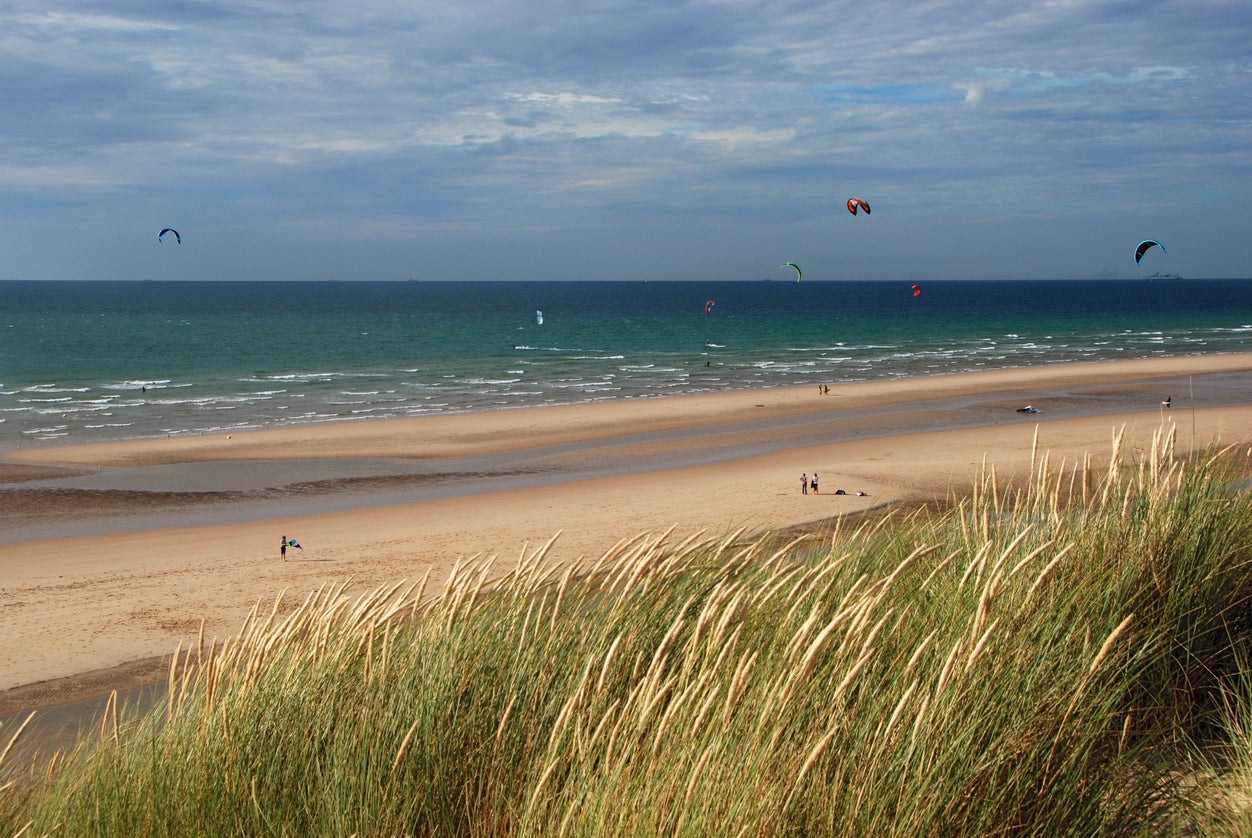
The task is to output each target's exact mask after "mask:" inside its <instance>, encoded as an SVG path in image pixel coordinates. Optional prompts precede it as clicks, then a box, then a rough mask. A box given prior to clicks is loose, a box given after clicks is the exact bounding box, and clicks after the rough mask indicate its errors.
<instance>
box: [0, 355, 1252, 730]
mask: <svg viewBox="0 0 1252 838" xmlns="http://www.w3.org/2000/svg"><path fill="white" fill-rule="evenodd" d="M1167 396H1172V405H1171V407H1170V408H1168V409H1167V408H1166V407H1165V406H1164V405H1162V400H1163V399H1165V398H1166V397H1167ZM1027 404H1030V405H1033V406H1034V407H1035V408H1037V409H1038V410H1039V411H1040V412H1038V413H1022V412H1019V410H1018V408H1021V407H1024V406H1025V405H1027ZM1163 426H1165V427H1172V428H1173V430H1174V432H1175V434H1176V436H1177V442H1178V445H1179V447H1180V448H1181V449H1187V448H1191V447H1197V446H1198V447H1203V446H1207V445H1209V444H1212V443H1213V442H1215V441H1218V440H1220V441H1221V442H1223V443H1227V444H1233V443H1241V442H1247V441H1252V354H1245V355H1221V356H1208V357H1191V358H1173V359H1160V360H1150V361H1128V362H1120V363H1097V364H1069V365H1061V366H1048V367H1037V368H1031V369H1019V370H1008V371H997V372H986V373H975V374H962V375H952V376H935V377H929V378H913V379H907V380H897V381H881V382H863V383H852V384H842V385H831V386H830V390H829V393H828V394H822V393H819V392H817V388H808V387H806V388H803V389H796V388H787V389H771V390H757V391H749V392H736V393H725V394H717V395H702V396H683V397H671V398H654V399H637V400H626V401H617V402H606V403H601V404H590V405H578V406H567V407H550V408H533V409H518V410H507V411H496V412H492V413H484V414H466V415H447V416H440V417H427V418H420V419H405V420H385V421H375V422H354V423H342V424H334V425H320V426H308V427H296V428H283V429H277V430H268V431H257V432H251V433H246V434H232V435H229V436H227V435H222V436H206V437H196V438H170V439H151V440H136V441H127V442H117V443H108V444H98V445H91V446H57V447H25V448H16V449H12V450H9V451H6V452H4V454H3V456H2V457H0V497H2V498H3V504H2V505H0V573H2V574H3V576H2V577H0V578H3V580H4V582H3V588H2V589H0V614H2V615H3V616H0V713H7V712H12V711H14V710H19V709H29V708H32V707H36V706H44V705H48V704H55V703H60V702H64V701H70V700H75V699H78V698H83V697H87V696H89V695H92V694H100V693H104V692H107V691H108V690H109V689H112V688H114V687H123V688H124V687H129V686H134V685H136V684H137V683H141V682H143V681H144V680H145V679H147V680H151V679H152V678H153V677H154V675H155V677H156V678H160V672H161V667H160V659H161V657H162V656H166V655H168V654H170V653H172V652H173V650H174V649H175V647H176V646H177V645H178V644H179V643H180V642H182V643H183V644H187V643H189V642H194V641H195V639H196V638H197V636H198V635H199V632H200V630H201V625H202V624H203V626H204V633H205V635H206V637H209V638H212V637H217V638H222V637H225V636H228V635H230V634H232V633H234V631H235V630H237V628H238V627H239V626H240V624H241V623H242V621H243V619H244V618H245V617H246V615H247V613H248V611H249V610H250V609H251V608H252V607H253V605H254V604H255V603H257V602H258V601H259V602H262V603H265V604H266V607H267V608H268V606H269V604H270V603H272V602H273V601H274V599H275V598H276V597H278V596H279V595H280V594H282V595H283V596H284V597H285V598H286V599H287V600H288V601H289V602H290V603H291V604H292V605H294V604H295V603H297V602H298V601H300V600H302V599H303V598H304V597H305V595H306V594H307V593H308V592H309V591H311V590H314V589H317V588H319V587H321V586H322V585H325V584H327V583H335V582H342V581H345V580H351V583H352V589H353V590H356V591H359V592H364V591H366V590H370V589H372V588H374V587H376V586H379V585H384V584H391V583H394V582H398V581H400V580H413V581H416V580H418V579H420V578H421V577H422V576H424V575H425V574H427V573H429V574H430V579H431V585H432V586H433V587H437V586H438V585H439V583H440V582H441V581H442V580H444V579H446V577H447V575H448V573H449V572H450V571H451V569H452V568H453V567H454V566H455V565H456V563H457V562H461V561H464V560H466V559H469V558H471V557H475V556H496V557H498V561H499V562H500V563H501V564H502V565H504V564H508V563H511V562H512V561H513V560H514V559H515V558H516V557H517V556H518V555H519V554H520V553H522V552H523V551H528V550H534V549H537V548H539V547H540V546H542V545H544V544H546V543H547V542H548V541H550V540H551V539H553V538H554V536H555V537H556V540H555V542H554V543H553V545H552V547H551V549H550V556H551V557H552V558H553V559H554V560H571V561H572V560H577V559H579V558H583V557H594V556H598V555H600V554H601V553H603V552H604V551H605V550H606V549H608V548H609V547H611V546H612V545H613V544H614V543H615V542H617V541H618V540H620V539H622V538H627V537H631V536H634V535H637V534H638V533H641V532H644V531H648V532H662V531H665V530H667V529H670V528H673V530H674V536H675V537H676V538H678V537H682V536H686V535H688V534H691V533H693V532H698V531H704V532H707V533H709V534H710V535H720V534H725V533H728V532H730V531H733V530H737V529H739V528H746V529H748V530H750V531H753V532H759V531H763V530H778V529H784V528H790V527H796V526H805V525H808V526H812V527H814V528H820V527H822V526H828V525H829V521H830V519H832V518H836V517H837V516H841V515H846V514H849V513H855V512H860V511H864V510H869V509H873V508H875V507H880V506H887V505H890V504H898V503H906V502H907V503H914V502H918V501H925V500H930V499H944V498H947V497H949V496H950V495H951V494H953V493H955V494H960V493H963V492H964V491H966V490H967V489H968V487H969V485H970V483H971V480H972V479H973V478H974V476H975V475H976V474H977V473H978V471H979V470H980V468H981V466H982V463H983V462H984V459H985V460H986V461H987V462H988V463H991V464H993V465H994V466H995V467H996V468H997V469H998V470H999V471H1000V472H1001V473H1002V474H1005V475H1006V476H1009V475H1012V474H1021V473H1024V472H1025V470H1026V469H1028V468H1029V465H1030V458H1031V455H1032V450H1034V446H1035V442H1036V438H1037V442H1038V449H1039V450H1040V451H1047V452H1049V454H1050V456H1051V458H1052V460H1053V462H1059V461H1060V460H1061V459H1062V458H1065V459H1067V460H1069V461H1070V462H1074V461H1076V460H1077V459H1079V458H1081V456H1082V455H1083V454H1084V453H1090V454H1092V455H1094V456H1095V457H1096V458H1097V459H1099V458H1103V457H1105V456H1106V455H1107V454H1108V452H1109V450H1110V441H1111V439H1112V436H1113V434H1114V432H1116V431H1117V430H1118V429H1122V428H1124V429H1125V433H1126V436H1127V444H1126V445H1125V447H1124V451H1125V452H1126V453H1127V454H1128V455H1129V456H1133V455H1134V453H1135V451H1136V450H1142V449H1143V448H1145V447H1146V446H1147V445H1149V444H1150V442H1151V439H1152V435H1153V433H1155V432H1157V431H1158V430H1159V429H1161V428H1162V427H1163ZM814 472H817V473H818V474H819V475H820V493H819V494H813V493H809V494H807V495H806V494H801V491H800V475H801V473H807V474H809V475H812V474H813V473H814ZM840 489H842V490H843V491H844V492H846V494H836V490H840ZM861 492H863V493H864V494H858V493H861ZM282 535H286V536H288V537H294V538H297V539H298V540H299V541H300V543H301V545H302V546H303V549H302V550H297V549H294V548H292V549H289V550H288V553H287V559H288V560H287V561H285V562H282V561H279V550H278V542H279V538H280V536H282Z"/></svg>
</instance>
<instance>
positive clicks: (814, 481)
mask: <svg viewBox="0 0 1252 838" xmlns="http://www.w3.org/2000/svg"><path fill="white" fill-rule="evenodd" d="M812 485H813V494H815V495H816V494H818V491H817V472H813V484H812Z"/></svg>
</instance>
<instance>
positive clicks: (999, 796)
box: [0, 434, 1252, 836]
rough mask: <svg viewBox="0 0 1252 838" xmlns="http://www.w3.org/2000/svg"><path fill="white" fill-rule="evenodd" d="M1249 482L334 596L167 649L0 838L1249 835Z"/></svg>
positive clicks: (1209, 480)
mask: <svg viewBox="0 0 1252 838" xmlns="http://www.w3.org/2000/svg"><path fill="white" fill-rule="evenodd" d="M1243 459H1245V457H1243V456H1235V455H1234V454H1233V453H1231V452H1225V453H1222V454H1219V453H1218V452H1208V453H1206V454H1204V455H1202V456H1195V457H1190V458H1180V457H1177V456H1175V453H1174V451H1173V446H1172V441H1171V437H1170V436H1169V435H1168V434H1162V435H1161V436H1159V437H1158V438H1157V439H1156V440H1155V442H1154V444H1153V446H1152V448H1151V450H1149V451H1144V452H1139V453H1138V454H1135V455H1133V456H1132V455H1130V454H1128V453H1127V452H1124V451H1122V450H1121V444H1120V439H1119V438H1115V439H1114V444H1113V450H1112V452H1111V454H1110V455H1109V456H1108V457H1107V458H1105V459H1104V462H1105V465H1103V466H1101V467H1098V468H1097V466H1096V465H1095V463H1094V462H1093V461H1091V460H1087V461H1084V462H1082V463H1076V464H1064V463H1061V464H1052V463H1050V462H1049V461H1048V457H1047V456H1046V455H1042V454H1041V455H1040V456H1039V457H1038V458H1037V462H1036V464H1035V467H1034V469H1033V471H1032V474H1031V475H1029V476H1028V477H1026V478H1025V479H1023V480H1021V481H1019V482H1018V483H1016V484H1013V485H1008V484H1006V483H1004V482H1003V481H1002V480H1001V479H1000V478H999V477H998V476H997V475H996V474H994V473H993V472H991V471H989V470H988V471H987V472H986V473H985V475H984V478H983V479H982V481H980V482H979V484H978V485H977V486H975V487H974V489H973V492H972V493H971V494H970V495H969V496H968V497H966V498H964V499H961V500H959V501H958V500H955V499H954V500H953V502H952V503H951V504H950V505H948V507H947V508H945V509H943V510H935V511H931V512H929V513H916V514H911V515H906V516H899V515H894V514H891V513H890V512H885V513H884V514H883V515H882V517H880V518H875V519H866V520H863V521H861V522H859V523H856V524H851V523H848V524H845V525H844V526H841V527H838V528H836V529H835V530H834V531H833V532H829V533H827V534H825V535H823V536H821V537H801V538H797V539H794V540H790V541H785V542H783V541H779V539H778V538H777V537H776V536H770V535H768V534H765V535H761V534H748V533H732V534H728V535H727V536H725V537H721V538H706V537H699V538H691V539H687V540H677V539H675V538H673V536H672V534H669V533H663V534H642V535H639V536H636V537H634V538H631V539H627V540H624V541H623V542H621V543H620V544H619V545H618V546H617V547H616V548H614V549H613V550H612V551H610V552H609V553H608V554H606V555H605V556H604V557H602V558H601V559H600V560H599V561H597V562H596V563H595V564H594V565H592V566H579V567H575V566H554V565H552V564H550V563H549V562H547V561H545V549H546V548H545V547H540V548H538V549H535V550H533V551H527V552H525V553H523V555H522V556H521V557H520V558H519V559H518V561H516V562H515V563H510V566H509V567H507V568H504V567H500V566H499V564H498V563H495V562H492V561H488V560H475V561H471V562H468V563H466V564H464V565H463V566H461V567H459V568H458V569H457V572H456V573H455V574H454V578H453V579H452V580H451V581H450V582H449V583H448V584H447V585H446V586H445V587H444V588H443V589H442V590H441V591H439V592H438V594H437V595H435V596H426V595H425V591H424V585H423V584H421V583H419V584H417V585H414V586H411V587H410V586H397V587H394V588H389V589H381V590H377V591H373V592H371V593H368V594H366V595H364V596H354V595H351V594H350V593H349V591H348V589H347V588H346V587H343V586H335V587H327V588H324V589H322V590H320V591H317V592H316V593H314V594H312V595H311V596H309V597H308V598H307V600H305V601H304V602H303V603H302V604H301V605H300V606H299V607H298V608H297V609H295V610H294V612H293V613H290V614H286V615H284V616H280V614H282V613H283V609H281V608H280V607H279V604H277V603H276V604H275V606H274V608H273V609H272V610H268V611H266V610H261V609H258V610H257V611H255V612H254V613H253V615H252V617H251V618H250V619H249V620H248V622H247V623H246V625H245V626H244V627H243V628H242V630H241V632H240V634H239V635H238V636H236V637H234V638H232V639H231V640H229V641H228V642H226V643H225V644H212V643H204V642H202V643H201V644H199V646H198V647H196V648H193V649H191V650H182V651H181V652H180V654H179V655H177V656H176V660H175V664H174V666H173V667H172V669H171V673H170V685H169V686H170V689H169V697H168V702H167V704H166V705H165V706H164V707H162V708H160V711H159V712H156V713H153V714H149V715H148V716H146V717H142V718H138V719H133V720H128V719H127V718H126V714H125V713H124V712H118V711H117V710H116V708H111V712H109V713H107V714H106V716H105V718H104V720H103V724H102V728H101V734H100V737H99V741H98V742H95V743H93V744H92V746H91V747H85V748H83V749H82V750H81V751H80V752H78V753H76V754H74V755H71V756H69V757H67V758H65V759H64V760H61V761H58V762H57V763H56V764H55V765H54V766H53V767H52V768H51V769H47V770H44V771H42V773H40V774H39V775H38V776H29V775H27V776H21V775H20V774H19V776H18V780H16V781H14V782H12V783H11V784H10V785H9V786H8V787H7V789H6V790H5V792H4V796H3V798H2V799H0V829H4V830H5V831H7V832H9V833H22V834H24V835H44V834H72V835H78V834H89V833H94V834H101V835H136V834H145V835H180V836H194V835H222V834H238V835H259V834H273V835H447V834H463V835H479V836H487V835H509V836H514V835H516V836H540V835H543V836H550V835H649V836H652V835H663V834H664V835H726V836H735V835H745V836H747V835H751V836H764V835H769V836H775V835H814V834H817V835H822V834H856V835H876V836H890V835H901V836H904V835H907V836H917V835H955V834H960V835H994V834H1003V833H1015V834H1017V833H1021V834H1046V835H1082V836H1091V835H1146V834H1153V835H1156V834H1162V833H1164V834H1169V833H1173V832H1179V833H1181V832H1186V831H1189V830H1198V831H1201V832H1205V833H1206V834H1214V833H1217V834H1240V833H1241V832H1244V833H1246V830H1247V825H1248V823H1249V822H1250V821H1252V818H1249V816H1248V815H1247V814H1246V812H1245V811H1244V801H1245V798H1247V792H1248V791H1249V784H1250V783H1252V737H1250V736H1249V735H1248V734H1247V732H1246V731H1247V730H1248V729H1249V727H1248V726H1249V724H1250V723H1252V678H1249V677H1248V676H1247V674H1246V667H1245V666H1244V665H1243V662H1244V661H1245V660H1246V659H1247V657H1248V652H1249V648H1250V647H1249V643H1250V641H1252V611H1250V595H1252V562H1250V561H1249V559H1252V516H1250V514H1249V513H1250V512H1252V498H1250V497H1249V495H1248V493H1247V492H1245V491H1242V490H1241V489H1239V488H1238V486H1239V483H1238V482H1237V481H1236V479H1235V478H1236V469H1238V468H1241V467H1242V465H1241V464H1242V460H1243ZM8 767H9V769H10V773H11V774H12V773H14V772H13V770H12V769H13V768H14V767H13V766H8Z"/></svg>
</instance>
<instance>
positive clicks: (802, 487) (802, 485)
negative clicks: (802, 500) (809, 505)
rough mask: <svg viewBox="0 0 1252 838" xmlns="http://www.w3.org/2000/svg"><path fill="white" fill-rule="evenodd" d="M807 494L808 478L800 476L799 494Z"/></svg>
mask: <svg viewBox="0 0 1252 838" xmlns="http://www.w3.org/2000/svg"><path fill="white" fill-rule="evenodd" d="M808 493H809V476H808V475H807V474H801V475H800V494H802V495H807V494H808Z"/></svg>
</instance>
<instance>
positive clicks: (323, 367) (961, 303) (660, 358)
mask: <svg viewBox="0 0 1252 838" xmlns="http://www.w3.org/2000/svg"><path fill="white" fill-rule="evenodd" d="M920 284H921V289H922V293H921V295H920V296H916V297H915V296H913V294H912V290H911V283H895V282H846V281H844V282H808V281H806V282H803V283H795V282H781V281H775V282H721V283H717V282H713V283H703V282H700V283H697V282H687V283H684V282H642V281H641V282H606V283H599V282H597V283H556V282H551V283H531V282H526V283H523V282H516V283H515V282H496V283H455V282H446V283H444V282H400V283H374V282H317V283H315V282H308V283H300V282H296V283H288V282H270V283H267V282H248V283H237V282H0V447H14V446H28V445H35V444H50V443H58V442H79V441H82V442H85V441H92V440H104V439H118V438H131V437H149V436H167V435H174V434H200V433H217V432H229V431H231V430H243V429H249V428H261V427H273V426H279V425H287V424H293V423H312V422H331V421H345V420H351V419H362V418H371V417H377V418H382V417H397V416H418V415H424V414H431V413H444V412H463V411H471V410H488V409H499V408H509V407H522V406H528V405H543V404H567V403H575V402H587V401H595V400H603V399H620V398H639V397H649V396H658V395H665V394H674V393H700V392H712V391H719V390H739V389H745V388H751V387H762V386H766V387H770V386H792V385H806V386H814V387H815V386H816V385H818V384H836V383H838V382H842V381H855V380H865V379H891V378H898V377H903V376H911V375H917V374H926V373H952V372H962V371H970V370H980V369H994V368H1005V367H1023V366H1030V365H1035V364H1045V363H1054V362H1065V361H1076V360H1107V359H1124V358H1145V357H1159V356H1170V355H1190V354H1200V353H1227V352H1244V351H1248V350H1249V349H1252V281H1243V280H1176V281H1166V282H1148V281H1142V280H1119V281H1112V280H1110V281H1003V282H995V281H987V282H983V281H980V282H922V283H920ZM709 300H713V301H714V305H713V306H712V307H711V309H710V313H709V314H707V315H706V314H705V307H706V303H707V302H708V301H709ZM537 311H542V312H543V323H542V324H540V323H538V322H537V317H536V312H537Z"/></svg>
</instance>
